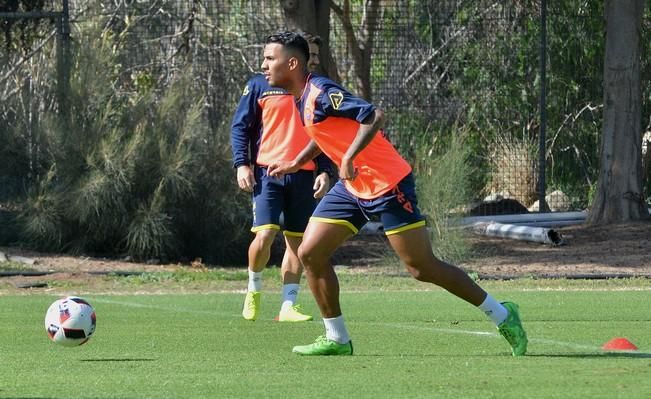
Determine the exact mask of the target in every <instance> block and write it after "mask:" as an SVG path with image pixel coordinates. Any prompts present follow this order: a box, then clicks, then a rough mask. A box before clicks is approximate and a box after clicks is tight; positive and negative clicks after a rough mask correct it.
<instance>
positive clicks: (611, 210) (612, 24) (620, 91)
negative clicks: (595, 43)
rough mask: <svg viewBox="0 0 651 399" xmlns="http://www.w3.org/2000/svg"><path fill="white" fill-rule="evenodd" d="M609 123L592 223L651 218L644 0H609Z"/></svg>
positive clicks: (606, 100)
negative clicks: (645, 149) (645, 163)
mask: <svg viewBox="0 0 651 399" xmlns="http://www.w3.org/2000/svg"><path fill="white" fill-rule="evenodd" d="M605 7H606V8H605V15H606V54H605V60H604V114H603V115H604V123H603V131H602V138H601V164H600V171H599V180H598V185H597V192H596V194H595V197H594V200H593V203H592V206H591V209H590V212H589V215H588V219H587V222H588V223H590V224H608V223H616V222H625V221H629V220H638V219H643V218H647V217H648V215H649V214H648V211H647V209H646V204H645V203H644V196H643V193H642V191H643V189H642V147H641V144H642V114H641V104H642V91H641V81H640V54H641V50H640V35H641V27H642V15H643V11H644V0H624V1H614V0H606V5H605Z"/></svg>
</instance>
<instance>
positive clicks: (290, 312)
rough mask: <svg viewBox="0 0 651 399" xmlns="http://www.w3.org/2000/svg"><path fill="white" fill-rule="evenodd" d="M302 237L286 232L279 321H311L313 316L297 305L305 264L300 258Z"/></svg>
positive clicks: (281, 270) (281, 268)
mask: <svg viewBox="0 0 651 399" xmlns="http://www.w3.org/2000/svg"><path fill="white" fill-rule="evenodd" d="M301 241H302V237H297V236H293V235H289V234H285V253H284V254H283V261H282V264H281V267H280V273H281V278H282V283H283V292H282V301H281V306H280V313H279V314H278V321H309V320H312V316H310V315H306V314H303V313H301V312H300V310H299V306H298V305H296V300H297V297H298V292H299V290H300V281H301V275H302V274H303V265H302V264H301V261H300V260H299V258H298V248H299V246H300V245H301Z"/></svg>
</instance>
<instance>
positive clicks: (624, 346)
mask: <svg viewBox="0 0 651 399" xmlns="http://www.w3.org/2000/svg"><path fill="white" fill-rule="evenodd" d="M601 349H603V350H605V351H636V350H637V346H635V345H634V344H633V343H632V342H631V341H629V340H628V339H626V338H623V337H617V338H613V339H611V340H610V341H608V342H606V343H605V344H604V346H602V347H601Z"/></svg>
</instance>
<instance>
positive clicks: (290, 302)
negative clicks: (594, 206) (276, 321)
mask: <svg viewBox="0 0 651 399" xmlns="http://www.w3.org/2000/svg"><path fill="white" fill-rule="evenodd" d="M300 288H301V287H300V285H298V284H285V285H283V302H282V305H281V306H280V308H281V309H285V308H286V307H288V306H294V304H295V303H296V297H297V296H298V290H299V289H300Z"/></svg>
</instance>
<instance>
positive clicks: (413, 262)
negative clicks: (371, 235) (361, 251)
mask: <svg viewBox="0 0 651 399" xmlns="http://www.w3.org/2000/svg"><path fill="white" fill-rule="evenodd" d="M387 237H388V239H389V242H390V243H391V246H392V247H393V249H394V250H395V251H396V253H397V254H398V256H399V257H400V259H401V260H402V262H403V263H404V265H405V267H406V268H407V271H409V273H411V275H412V276H413V277H414V278H415V279H417V280H419V281H424V282H428V283H432V284H436V285H438V286H439V287H442V288H445V289H446V290H447V291H449V292H451V293H452V294H454V295H456V296H458V297H459V298H461V299H463V300H465V301H467V302H470V303H471V304H473V305H475V306H479V305H480V304H481V303H482V302H483V301H484V299H486V291H484V290H483V289H482V288H481V287H480V286H479V285H477V284H476V283H475V282H474V281H473V280H472V279H471V278H470V276H468V275H467V274H466V273H465V272H464V271H463V270H461V269H459V268H458V267H456V266H453V265H450V264H449V263H446V262H443V261H442V260H440V259H438V258H437V257H436V256H434V253H433V252H432V246H431V243H430V238H429V233H428V232H427V228H425V227H418V228H415V229H411V230H406V231H402V232H400V233H397V234H390V235H388V236H387Z"/></svg>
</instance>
